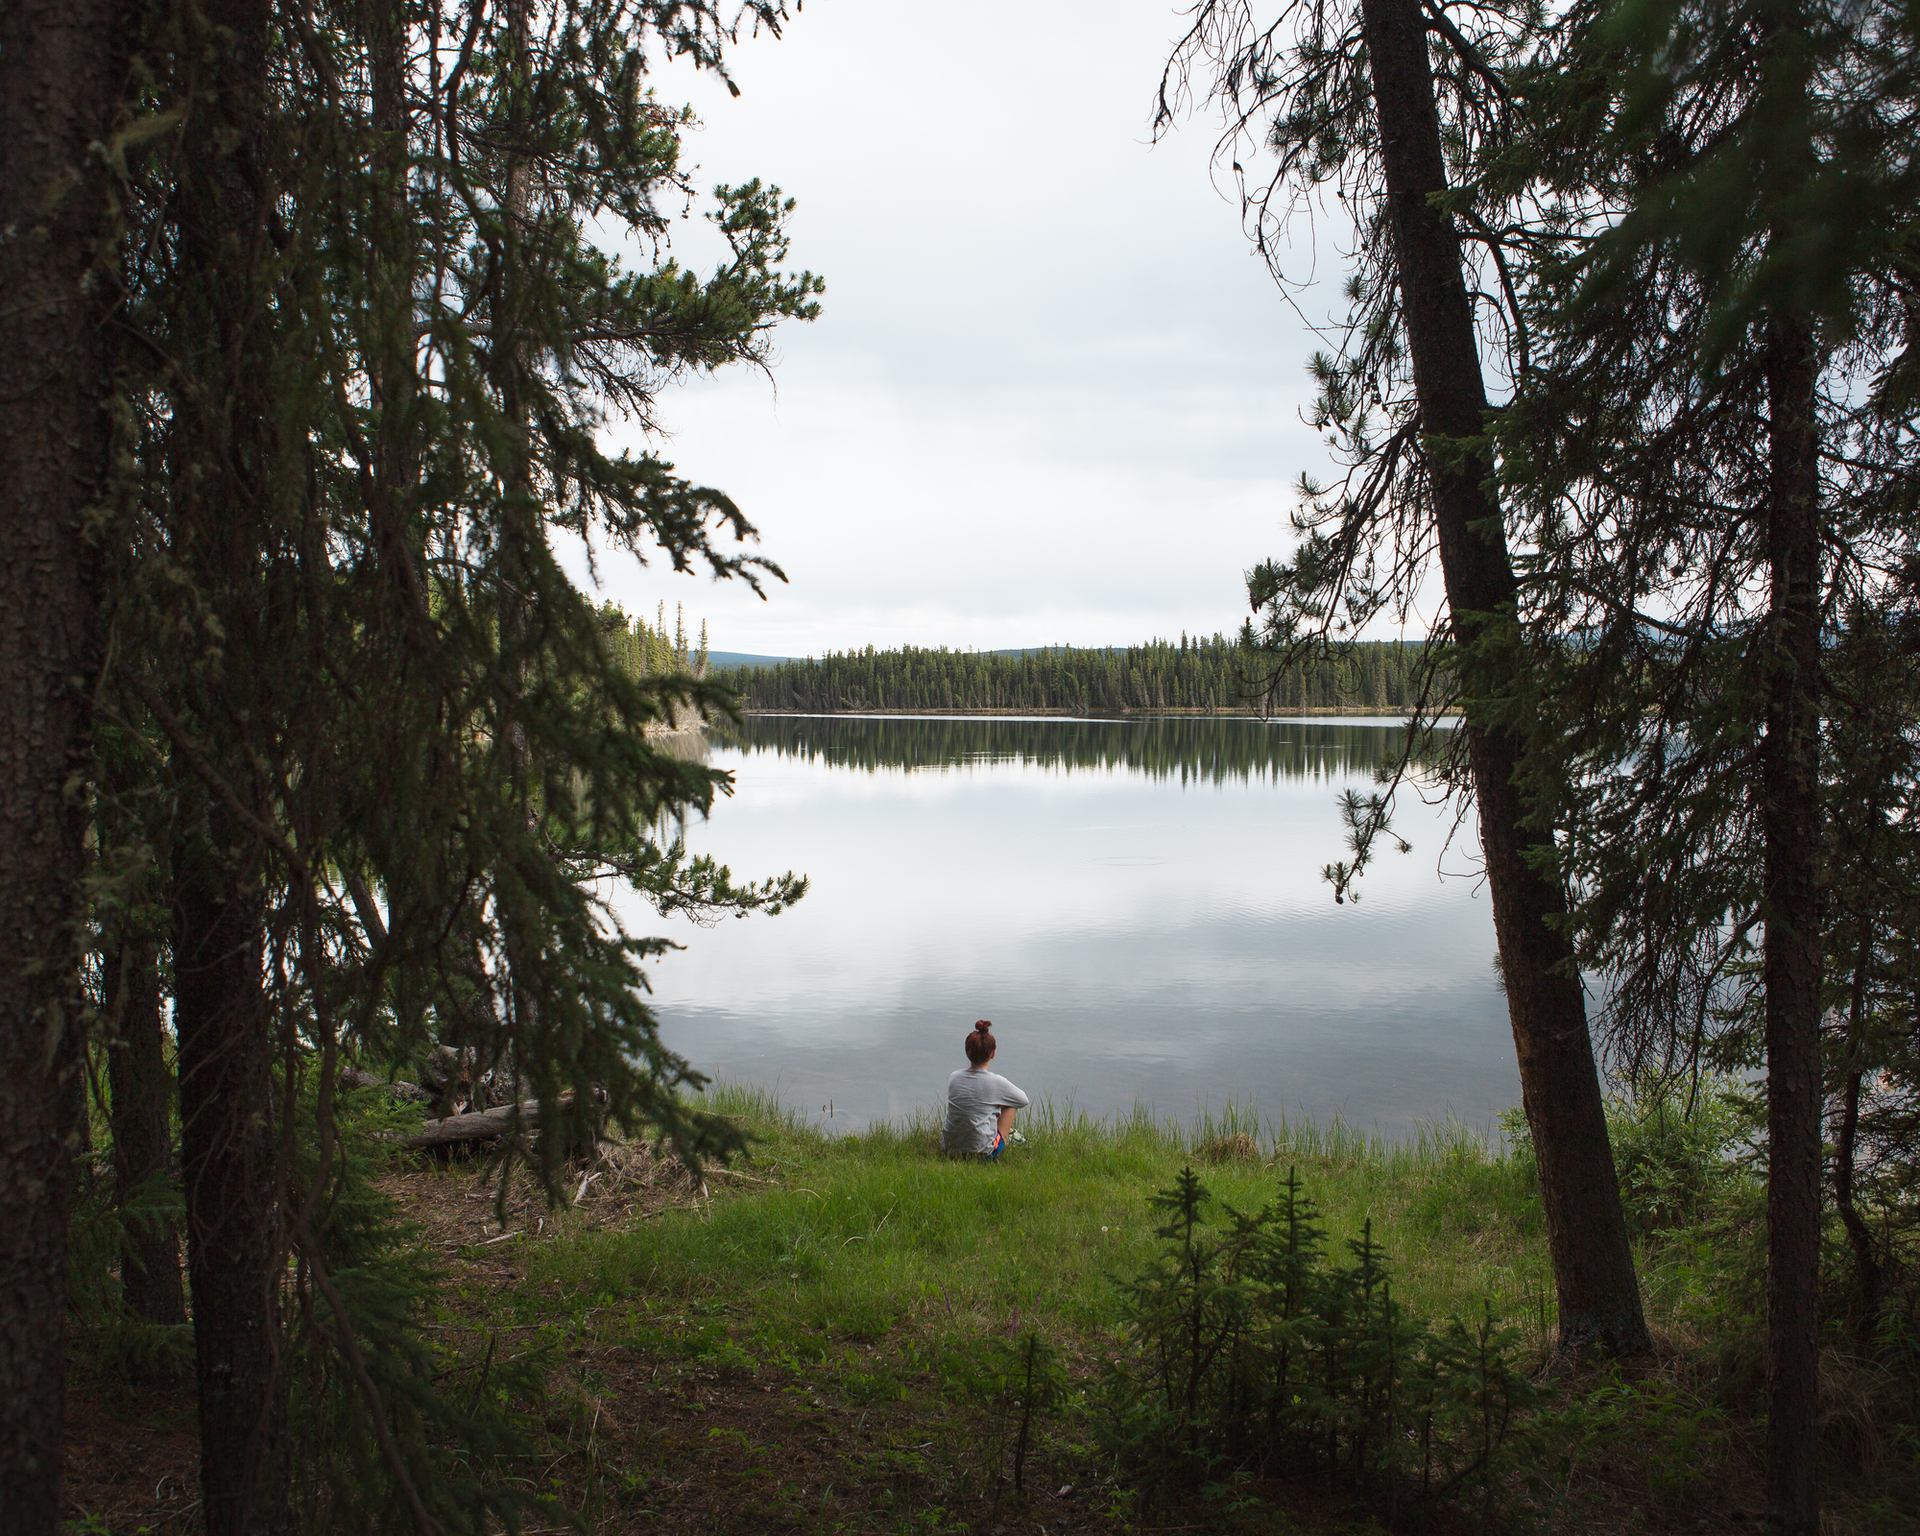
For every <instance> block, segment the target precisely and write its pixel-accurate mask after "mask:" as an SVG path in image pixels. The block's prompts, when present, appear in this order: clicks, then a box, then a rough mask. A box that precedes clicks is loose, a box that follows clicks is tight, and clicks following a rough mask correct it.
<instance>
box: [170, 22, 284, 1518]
mask: <svg viewBox="0 0 1920 1536" xmlns="http://www.w3.org/2000/svg"><path fill="white" fill-rule="evenodd" d="M272 14H273V6H272V3H271V0H205V3H204V4H203V5H202V7H201V8H200V10H199V11H198V12H197V14H196V19H197V20H198V21H199V22H200V23H201V28H202V30H200V31H199V32H198V35H197V36H196V37H195V38H194V39H193V42H194V45H195V49H194V57H193V60H192V63H193V71H192V77H193V78H194V83H195V87H196V88H195V90H194V93H193V94H192V95H191V96H190V98H189V99H188V101H187V103H186V107H187V111H186V118H185V124H184V129H183V131H184V133H185V135H186V140H187V144H186V153H185V154H183V155H182V156H181V159H180V164H181V171H180V182H179V188H178V191H177V194H176V197H175V201H174V208H175V216H176V218H177V219H178V222H179V240H180V249H181V258H180V263H179V266H180V271H181V272H182V273H183V274H184V276H183V280H182V283H181V284H180V285H179V286H180V290H181V291H180V295H179V305H180V313H179V315H178V317H177V320H176V327H177V329H178V331H179V333H180V336H181V338H182V342H181V344H182V347H183V350H184V352H185V359H186V360H185V362H184V364H183V366H182V369H181V372H180V376H179V379H178V383H177V387H176V391H175V398H176V410H175V423H174V434H175V442H174V459H175V478H174V483H173V487H172V489H173V509H172V510H173V523H174V528H173V533H174V549H175V554H176V557H177V558H178V559H180V560H181V562H182V564H183V565H184V566H185V568H186V569H187V571H188V572H189V574H190V575H191V576H192V577H193V578H194V580H195V581H196V582H197V583H198V585H199V587H200V590H201V595H202V598H203V600H204V601H205V602H206V603H207V605H208V606H209V608H210V609H211V611H212V612H213V613H214V614H215V615H217V617H218V619H219V622H220V628H221V636H222V640H221V644H220V646H219V647H217V648H215V649H213V650H210V651H209V653H208V654H206V655H203V656H202V657H199V658H197V659H196V662H195V664H194V665H193V666H192V667H191V668H190V669H189V670H188V673H187V675H186V676H185V677H183V678H182V680H181V687H182V690H183V694H184V703H185V707H184V709H183V710H182V712H181V713H182V717H183V719H184V721H185V723H186V726H187V728H188V729H189V730H191V731H192V732H193V733H194V735H195V738H196V740H195V743H194V746H195V753H196V754H197V756H189V755H188V754H185V753H183V752H181V751H179V750H176V752H175V762H176V765H177V767H176V775H177V778H178V788H177V794H176V810H175V816H176V821H175V828H174V854H173V868H172V884H171V896H172V907H173V934H174V940H173V949H174V1003H175V1010H174V1013H175V1027H176V1030H177V1033H178V1036H179V1070H180V1115H181V1130H182V1138H181V1139H182V1149H183V1153H184V1172H185V1184H186V1203H187V1266H188V1278H189V1280H190V1282H191V1285H192V1290H193V1321H194V1347H195V1354H196V1359H197V1363H198V1379H199V1413H200V1477H201V1496H202V1505H203V1509H204V1513H205V1520H206V1529H207V1532H208V1536H245V1533H253V1532H273V1531H276V1530H278V1529H280V1528H282V1527H283V1526H284V1524H285V1523H286V1519H287V1510H286V1488H285V1476H284V1473H283V1466H284V1457H285V1430H284V1418H285V1407H284V1403H285V1381H284V1376H283V1373H282V1371H281V1369H280V1360H279V1349H280V1341H281V1322H280V1285H281V1281H282V1278H283V1274H284V1269H285V1251H286V1250H285V1241H284V1236H283V1230H282V1227H283V1222H282V1196H283V1190H282V1180H283V1178H284V1176H285V1172H286V1170H285V1169H284V1168H282V1166H281V1156H280V1150H279V1142H278V1139H277V1137H276V1135H275V1129H274V1120H275V1093H274V1076H273V1046H272V1040H271V1038H270V1034H269V1030H270V1026H271V1015H270V1010H269V1007H268V1002H267V997H266V992H265V981H264V975H263V947H262V946H263V941H262V912H263V903H264V888H263V880H264V871H263V850H262V848H261V845H260V841H259V834H258V832H257V830H256V825H257V824H259V823H262V822H270V821H271V819H272V815H273V812H272V808H271V804H270V802H269V801H268V799H267V797H266V795H265V794H264V792H263V791H262V790H261V789H260V788H259V786H258V785H257V783H256V772H255V769H254V766H253V758H252V753H253V752H254V751H255V750H258V751H262V752H265V751H267V750H269V745H268V744H267V743H265V742H261V741H259V739H258V732H259V731H260V729H261V728H262V724H263V722H266V721H270V720H271V719H273V718H274V714H273V709H272V701H271V698H270V697H269V695H268V692H267V690H268V688H269V686H270V683H269V681H268V680H267V679H264V678H262V677H261V676H260V675H259V671H258V658H259V657H260V656H262V655H265V654H269V647H268V645H267V642H266V636H265V634H264V632H263V631H264V626H265V622H266V619H265V615H264V611H263V610H264V608H265V605H266V594H265V592H264V591H263V590H262V582H261V577H260V572H261V569H262V565H263V562H264V561H265V560H266V559H267V558H268V555H269V553H270V538H271V532H272V522H271V518H270V515H269V514H270V508H269V497H270V495H271V484H272V474H271V459H272V454H273V441H272V430H273V429H272V425H271V423H272V420H273V414H274V413H273V410H272V400H271V384H270V382H269V381H270V378H271V375H272V372H273V367H274V358H273V356H272V335H271V305H270V303H269V284H270V280H271V260H272V257H271V249H270V240H269V232H268V220H269V218H270V216H271V211H272V206H273V205H272V190H271V185H270V181H269V176H268V172H267V162H268V156H267V145H266V133H267V62H268V58H269V43H270V21H271V17H272ZM210 778H211V779H216V780H217V781H218V783H217V784H210V783H209V782H208V780H209V779H210Z"/></svg>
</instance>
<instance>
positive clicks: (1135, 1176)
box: [516, 1089, 1551, 1365]
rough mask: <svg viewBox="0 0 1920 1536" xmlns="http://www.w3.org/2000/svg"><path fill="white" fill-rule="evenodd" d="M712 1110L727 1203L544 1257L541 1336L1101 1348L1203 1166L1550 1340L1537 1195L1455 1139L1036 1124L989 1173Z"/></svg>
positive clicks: (1521, 1174) (770, 1346) (916, 1141)
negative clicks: (1184, 1172) (1276, 1197)
mask: <svg viewBox="0 0 1920 1536" xmlns="http://www.w3.org/2000/svg"><path fill="white" fill-rule="evenodd" d="M707 1104H708V1106H709V1107H712V1108H714V1109H718V1110H720V1111H722V1112H723V1113H726V1114H729V1115H732V1116H734V1117H736V1118H737V1119H738V1120H739V1121H740V1122H741V1124H742V1125H743V1127H744V1128H745V1129H746V1130H747V1131H748V1133H749V1135H750V1136H751V1138H752V1152H751V1153H750V1155H749V1156H748V1157H747V1158H746V1159H745V1160H743V1161H742V1162H740V1163H738V1164H737V1165H736V1168H735V1170H734V1171H733V1172H732V1173H731V1174H717V1175H715V1176H714V1178H713V1179H712V1181H711V1183H712V1186H713V1188H714V1190H715V1197H714V1198H713V1199H712V1200H711V1201H710V1202H708V1203H706V1204H703V1205H702V1206H701V1207H699V1208H698V1209H694V1210H683V1211H674V1212H669V1213H666V1214H664V1215H662V1216H660V1217H658V1218H656V1219H654V1220H652V1221H649V1222H646V1223H644V1224H642V1225H640V1226H638V1227H635V1228H632V1229H628V1230H614V1231H597V1232H587V1233H581V1234H579V1235H577V1236H573V1237H570V1238H566V1239H563V1240H561V1241H558V1242H549V1243H544V1244H541V1245H539V1246H538V1247H537V1249H536V1250H535V1252H534V1253H533V1254H532V1256H531V1258H530V1262H529V1267H528V1270H527V1273H526V1276H525V1281H524V1285H523V1287H522V1289H521V1292H520V1294H519V1296H518V1298H517V1302H516V1306H517V1310H519V1311H520V1313H521V1315H522V1316H523V1317H524V1318H525V1319H526V1320H528V1321H532V1320H533V1319H535V1318H539V1319H543V1320H546V1321H548V1322H551V1321H552V1320H553V1319H554V1318H555V1316H556V1314H557V1313H558V1314H560V1315H565V1314H567V1313H570V1312H571V1313H575V1314H578V1313H580V1312H582V1311H583V1310H584V1311H590V1312H592V1313H593V1314H594V1316H595V1317H596V1318H597V1319H599V1321H598V1322H597V1323H596V1324H595V1327H596V1329H597V1330H600V1331H601V1333H602V1337H605V1336H606V1330H613V1331H615V1332H618V1333H623V1334H624V1335H625V1336H626V1337H627V1338H629V1339H631V1341H632V1342H633V1343H635V1344H641V1343H647V1344H654V1345H658V1344H659V1343H662V1342H669V1341H671V1342H674V1343H675V1344H676V1345H677V1347H680V1348H688V1349H694V1350H702V1351H715V1352H729V1351H744V1352H745V1353H746V1354H748V1355H750V1356H753V1357H760V1358H771V1359H786V1360H802V1361H807V1362H810V1363H813V1364H816V1365H817V1364H820V1363H823V1362H826V1361H828V1360H830V1359H832V1358H834V1357H837V1356H840V1355H843V1354H844V1352H845V1350H846V1349H847V1347H848V1346H859V1345H864V1344H871V1343H873V1342H874V1341H877V1340H881V1339H883V1338H885V1339H889V1340H892V1341H894V1342H895V1344H896V1345H900V1344H909V1345H916V1346H917V1347H916V1348H910V1349H909V1350H908V1351H907V1352H906V1356H905V1358H907V1359H911V1358H913V1357H914V1356H915V1355H927V1356H931V1357H937V1356H938V1355H940V1354H942V1353H944V1351H945V1349H946V1348H947V1347H949V1346H952V1345H955V1344H958V1343H961V1342H963V1341H965V1340H968V1339H974V1338H977V1337H979V1336H980V1335H981V1334H982V1332H983V1331H996V1332H1003V1333H1004V1332H1007V1331H1009V1330H1014V1329H1020V1328H1038V1329H1040V1330H1042V1331H1043V1332H1045V1333H1047V1334H1049V1335H1050V1336H1053V1337H1054V1338H1055V1339H1056V1340H1057V1341H1058V1342H1060V1343H1063V1344H1066V1345H1068V1346H1069V1347H1072V1346H1074V1345H1075V1344H1076V1343H1077V1344H1078V1345H1079V1346H1080V1347H1081V1348H1083V1349H1086V1350H1097V1348H1098V1346H1099V1344H1100V1342H1101V1340H1102V1339H1103V1338H1104V1337H1106V1336H1107V1335H1108V1334H1109V1332H1110V1331H1111V1329H1112V1328H1113V1327H1114V1326H1115V1325H1116V1324H1117V1322H1118V1317H1119V1308H1118V1295H1117V1291H1116V1288H1115V1286H1114V1285H1113V1284H1112V1280H1113V1279H1114V1277H1116V1276H1121V1275H1125V1274H1128V1273H1131V1272H1132V1271H1134V1270H1136V1269H1138V1268H1139V1266H1140V1265H1141V1264H1142V1263H1143V1262H1144V1261H1145V1260H1146V1259H1147V1257H1148V1255H1149V1253H1150V1252H1151V1250H1152V1248H1153V1244H1154V1238H1153V1216H1152V1212H1151V1211H1150V1209H1149V1206H1148V1198H1149V1196H1151V1195H1152V1194H1153V1193H1154V1191H1156V1190H1158V1189H1160V1188H1162V1187H1164V1186H1165V1185H1166V1184H1167V1183H1168V1182H1169V1181H1170V1180H1171V1179H1172V1177H1173V1176H1174V1174H1175V1173H1176V1172H1178V1170H1179V1169H1180V1167H1181V1166H1182V1164H1183V1163H1185V1162H1188V1161H1192V1162H1193V1163H1194V1164H1195V1166H1196V1167H1197V1168H1199V1169H1200V1170H1201V1173H1202V1176H1203V1178H1204V1180H1205V1182H1206V1183H1207V1185H1208V1188H1209V1189H1210V1190H1211V1191H1212V1193H1213V1195H1214V1196H1215V1198H1216V1199H1218V1200H1220V1201H1222V1202H1225V1203H1226V1204H1228V1205H1232V1206H1236V1207H1239V1208H1242V1209H1249V1210H1250V1209H1253V1208H1255V1207H1257V1206H1259V1205H1260V1204H1262V1203H1263V1202H1265V1201H1266V1200H1267V1199H1268V1198H1270V1197H1271V1195H1272V1193H1273V1190H1274V1185H1275V1181H1276V1179H1277V1178H1279V1177H1281V1176H1283V1175H1284V1174H1285V1172H1286V1170H1287V1168H1288V1167H1290V1166H1291V1167H1294V1168H1297V1170H1298V1172H1299V1175H1300V1177H1301V1179H1302V1181H1303V1183H1304V1184H1305V1186H1306V1189H1307V1191H1308V1193H1309V1194H1310V1195H1311V1196H1312V1197H1313V1199H1314V1200H1315V1201H1316V1202H1318V1204H1319V1205H1320V1207H1321V1210H1322V1212H1323V1215H1324V1218H1325V1222H1326V1226H1327V1230H1328V1234H1329V1236H1330V1238H1331V1239H1333V1240H1334V1242H1336V1243H1337V1242H1339V1241H1340V1240H1341V1239H1343V1238H1346V1237H1353V1236H1358V1234H1359V1232H1360V1229H1361V1225H1362V1223H1363V1222H1365V1221H1367V1220H1369V1219H1370V1220H1371V1221H1372V1222H1373V1226H1374V1233H1375V1236H1376V1238H1377V1239H1378V1240H1380V1241H1382V1242H1383V1243H1384V1244H1385V1245H1386V1247H1387V1249H1388V1252H1389V1254H1390V1255H1391V1257H1392V1260H1393V1263H1394V1266H1395V1274H1396V1281H1395V1286H1396V1294H1398V1295H1399V1296H1401V1297H1402V1299H1403V1301H1404V1302H1405V1304H1407V1305H1408V1306H1410V1307H1413V1308H1415V1309H1417V1310H1420V1311H1423V1312H1426V1313H1428V1314H1430V1315H1434V1316H1440V1317H1444V1316H1446V1315H1449V1314H1452V1313H1459V1314H1462V1315H1471V1314H1477V1313H1478V1312H1479V1310H1480V1306H1481V1301H1482V1298H1483V1297H1486V1298H1491V1299H1492V1300H1493V1303H1494V1306H1495V1308H1496V1310H1497V1311H1499V1312H1501V1313H1502V1314H1504V1315H1506V1316H1508V1317H1510V1318H1512V1319H1513V1320H1514V1321H1516V1322H1519V1323H1522V1324H1523V1325H1530V1326H1533V1327H1538V1326H1539V1325H1540V1323H1541V1321H1542V1319H1543V1318H1546V1320H1547V1321H1550V1318H1547V1317H1546V1314H1545V1313H1544V1312H1543V1307H1545V1306H1547V1305H1549V1304H1550V1301H1549V1299H1550V1296H1551V1284H1550V1280H1549V1275H1548V1271H1547V1268H1546V1260H1545V1250H1544V1242H1543V1239H1542V1235H1541V1233H1542V1228H1541V1222H1540V1215H1539V1209H1538V1204H1537V1201H1536V1198H1535V1196H1534V1194H1533V1191H1532V1188H1531V1176H1530V1174H1529V1172H1528V1170H1527V1169H1526V1167H1525V1166H1524V1164H1523V1163H1522V1162H1520V1161H1519V1160H1518V1159H1515V1158H1513V1157H1510V1156H1508V1155H1506V1154H1505V1153H1504V1152H1503V1151H1502V1150H1501V1149H1499V1148H1498V1147H1497V1146H1495V1145H1494V1144H1493V1143H1492V1142H1491V1141H1490V1140H1489V1139H1488V1138H1486V1137H1484V1136H1479V1135H1476V1134H1474V1133H1473V1132H1471V1131H1470V1130H1468V1129H1466V1128H1464V1127H1461V1126H1458V1125H1442V1126H1436V1127H1432V1128H1430V1129H1429V1130H1428V1131H1427V1132H1425V1133H1424V1134H1422V1135H1421V1136H1420V1137H1418V1138H1417V1139H1416V1140H1414V1141H1413V1142H1411V1143H1408V1144H1384V1143H1381V1142H1378V1141H1374V1140H1370V1139H1368V1138H1366V1137H1364V1136H1362V1135H1360V1134H1358V1133H1356V1132H1354V1131H1352V1130H1350V1129H1347V1128H1344V1127H1340V1126H1334V1127H1331V1128H1314V1127H1309V1126H1301V1125H1294V1124H1288V1123H1284V1122H1282V1123H1271V1122H1268V1123H1259V1122H1255V1121H1254V1120H1253V1119H1252V1118H1251V1117H1249V1116H1247V1115H1245V1114H1241V1113H1237V1112H1231V1111H1230V1112H1228V1113H1226V1114H1223V1115H1221V1116H1218V1117H1212V1118H1209V1119H1205V1120H1202V1121H1199V1122H1197V1123H1194V1124H1190V1125H1186V1126H1168V1125H1165V1124H1159V1123H1155V1122H1153V1121H1151V1120H1149V1119H1147V1118H1145V1117H1144V1116H1141V1117H1135V1118H1132V1119H1124V1120H1118V1121H1106V1122H1102V1121H1095V1120H1091V1119H1089V1118H1088V1117H1086V1116H1085V1115H1079V1114H1063V1113H1058V1112H1055V1111H1053V1110H1050V1109H1049V1108H1048V1107H1047V1106H1045V1105H1042V1106H1039V1107H1038V1109H1037V1111H1036V1112H1035V1113H1033V1114H1032V1115H1030V1116H1028V1117H1025V1119H1024V1120H1023V1129H1025V1130H1026V1132H1027V1134H1028V1136H1029V1137H1030V1138H1031V1141H1030V1144H1029V1145H1027V1146H1025V1147H1022V1148H1019V1149H1017V1150H1016V1151H1015V1152H1014V1153H1012V1154H1010V1155H1008V1156H1007V1157H1006V1158H1004V1159H1002V1160H1001V1161H999V1162H996V1163H977V1162H973V1161H956V1160H951V1159H946V1158H943V1157H941V1156H940V1155H939V1152H938V1149H937V1144H936V1131H935V1128H934V1127H933V1126H932V1125H931V1124H929V1123H925V1122H921V1123H912V1124H908V1125H906V1126H904V1127H881V1128H877V1129H874V1130H871V1131H868V1132H866V1133H864V1134H861V1135H857V1136H845V1137H828V1136H825V1135H822V1134H820V1133H819V1132H817V1131H814V1130H812V1129H810V1128H808V1127H805V1126H803V1125H801V1124H799V1123H798V1122H797V1121H796V1120H795V1119H794V1118H793V1117H792V1116H791V1115H789V1114H787V1113H786V1112H784V1111H783V1110H782V1109H781V1108H780V1107H779V1106H778V1105H777V1104H775V1103H773V1102H772V1101H771V1100H770V1099H769V1098H767V1097H766V1096H764V1095H758V1094H754V1093H750V1092H743V1091H741V1090H737V1089H721V1090H716V1091H715V1092H714V1093H712V1094H711V1095H709V1097H708V1099H707ZM891 1353H892V1354H893V1355H894V1356H895V1357H896V1359H898V1358H900V1357H901V1351H900V1350H899V1349H897V1348H896V1349H894V1350H893V1351H891Z"/></svg>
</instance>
